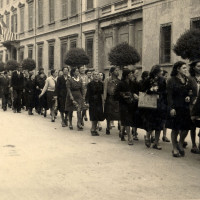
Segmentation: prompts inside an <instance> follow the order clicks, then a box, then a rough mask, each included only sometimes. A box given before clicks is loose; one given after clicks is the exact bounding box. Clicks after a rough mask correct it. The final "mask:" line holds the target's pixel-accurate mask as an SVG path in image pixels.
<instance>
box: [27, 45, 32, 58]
mask: <svg viewBox="0 0 200 200" xmlns="http://www.w3.org/2000/svg"><path fill="white" fill-rule="evenodd" d="M28 58H31V59H32V58H33V46H29V47H28Z"/></svg>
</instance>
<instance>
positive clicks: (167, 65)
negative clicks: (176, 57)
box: [160, 63, 173, 67]
mask: <svg viewBox="0 0 200 200" xmlns="http://www.w3.org/2000/svg"><path fill="white" fill-rule="evenodd" d="M160 66H162V67H171V66H173V64H172V63H162V64H160Z"/></svg>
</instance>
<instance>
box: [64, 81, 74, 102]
mask: <svg viewBox="0 0 200 200" xmlns="http://www.w3.org/2000/svg"><path fill="white" fill-rule="evenodd" d="M66 86H67V94H68V95H69V98H70V99H71V101H74V97H73V95H72V92H71V82H70V80H67V83H66Z"/></svg>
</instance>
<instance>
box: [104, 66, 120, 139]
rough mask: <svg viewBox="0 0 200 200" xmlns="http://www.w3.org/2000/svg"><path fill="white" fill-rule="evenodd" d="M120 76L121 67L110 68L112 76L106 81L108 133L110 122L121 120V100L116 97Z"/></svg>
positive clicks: (108, 131) (105, 110) (105, 112)
mask: <svg viewBox="0 0 200 200" xmlns="http://www.w3.org/2000/svg"><path fill="white" fill-rule="evenodd" d="M118 76H119V68H118V67H111V68H110V76H109V77H108V78H107V79H106V80H105V82H104V101H105V106H104V114H105V118H106V121H107V128H106V134H107V135H109V134H110V122H111V121H115V120H117V121H119V120H120V115H119V102H118V101H117V100H115V99H114V92H115V90H116V88H117V86H118V84H119V82H120V79H119V78H118Z"/></svg>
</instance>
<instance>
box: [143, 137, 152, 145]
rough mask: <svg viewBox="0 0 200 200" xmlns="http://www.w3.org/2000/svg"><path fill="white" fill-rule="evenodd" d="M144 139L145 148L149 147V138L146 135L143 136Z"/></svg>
mask: <svg viewBox="0 0 200 200" xmlns="http://www.w3.org/2000/svg"><path fill="white" fill-rule="evenodd" d="M144 141H145V145H146V147H147V148H150V147H151V140H150V139H148V138H147V136H146V135H145V136H144Z"/></svg>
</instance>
